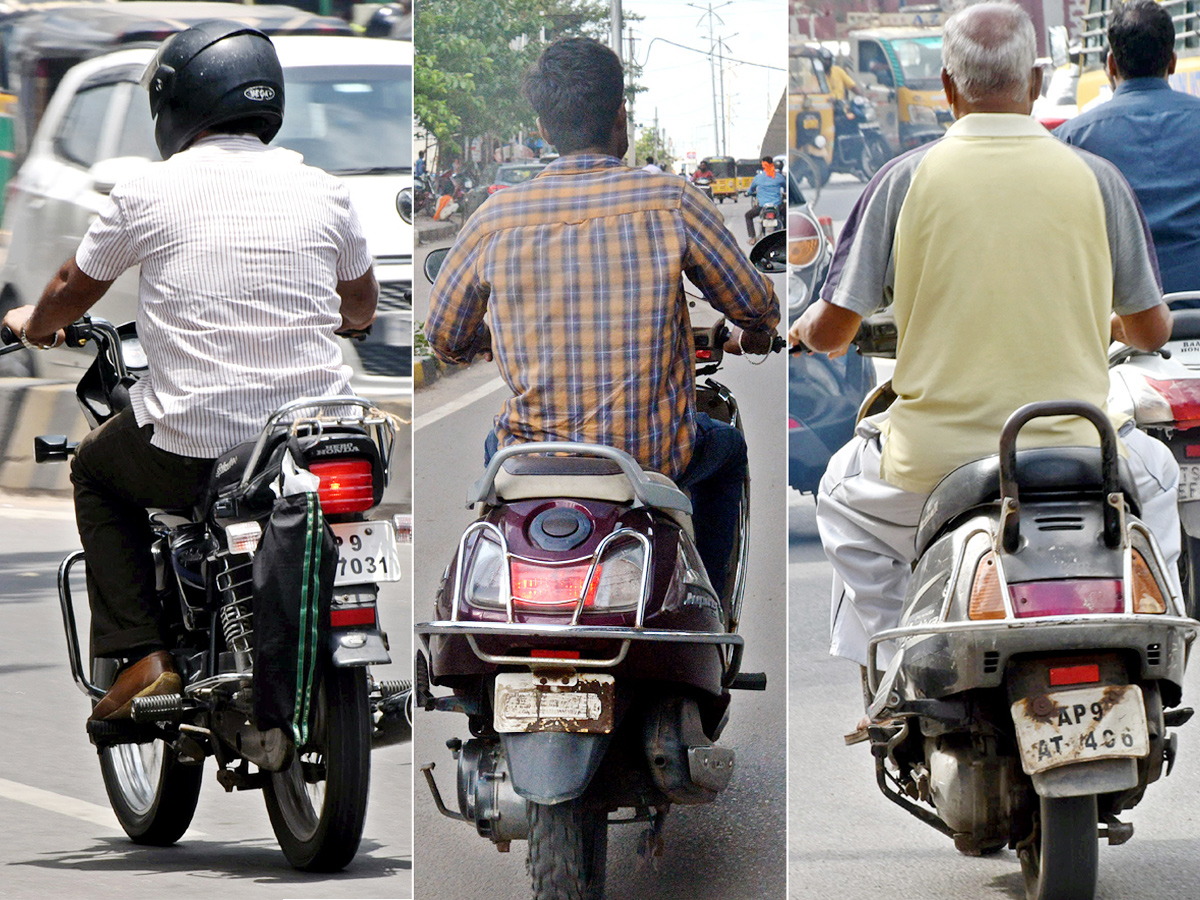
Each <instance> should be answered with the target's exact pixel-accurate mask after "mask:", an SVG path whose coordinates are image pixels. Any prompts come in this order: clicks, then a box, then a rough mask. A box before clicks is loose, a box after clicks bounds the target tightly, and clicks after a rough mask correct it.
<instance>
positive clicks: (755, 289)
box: [680, 185, 779, 349]
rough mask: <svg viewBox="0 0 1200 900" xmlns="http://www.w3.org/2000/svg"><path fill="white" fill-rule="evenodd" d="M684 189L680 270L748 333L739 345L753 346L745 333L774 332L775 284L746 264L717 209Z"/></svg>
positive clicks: (688, 187)
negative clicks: (685, 239) (683, 249)
mask: <svg viewBox="0 0 1200 900" xmlns="http://www.w3.org/2000/svg"><path fill="white" fill-rule="evenodd" d="M683 187H684V189H683V198H682V203H681V205H680V213H681V214H682V217H683V226H684V231H685V234H686V238H687V248H686V249H685V251H684V259H683V265H684V272H685V274H686V275H687V277H688V279H689V280H690V281H691V282H692V283H693V284H695V285H696V287H698V288H700V291H701V292H702V293H703V294H704V297H705V299H707V300H708V302H709V303H710V304H712V306H713V308H714V309H716V310H717V311H718V312H721V313H724V314H725V316H726V318H728V319H729V321H730V322H732V323H733V324H734V325H737V326H738V327H740V328H742V329H744V330H745V331H746V332H747V336H746V340H745V342H744V346H745V347H746V348H747V349H752V347H753V346H754V345H752V344H751V341H752V340H754V339H753V338H751V337H750V332H760V333H763V334H766V335H773V334H775V326H776V325H778V324H779V300H778V298H777V297H776V296H775V288H774V287H773V286H772V284H771V282H770V281H768V280H767V279H766V278H764V277H763V276H762V275H761V274H760V273H759V271H758V270H757V269H755V268H754V266H753V265H751V264H750V260H748V259H747V258H746V254H745V253H743V252H742V249H741V248H740V247H739V246H738V245H737V241H736V240H735V239H734V237H733V235H732V234H731V233H730V232H729V229H728V228H726V227H725V223H724V222H723V221H722V220H721V214H720V213H719V212H717V208H716V207H715V206H713V205H712V203H710V202H709V201H708V199H707V198H706V197H705V196H704V195H703V194H702V193H700V192H699V191H698V190H697V189H696V188H694V187H692V186H691V185H684V186H683Z"/></svg>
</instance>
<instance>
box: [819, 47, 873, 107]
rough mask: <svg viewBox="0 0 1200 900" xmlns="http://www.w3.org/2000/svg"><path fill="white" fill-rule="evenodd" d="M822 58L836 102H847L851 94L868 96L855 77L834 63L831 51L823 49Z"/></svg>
mask: <svg viewBox="0 0 1200 900" xmlns="http://www.w3.org/2000/svg"><path fill="white" fill-rule="evenodd" d="M820 56H821V64H822V65H823V66H824V67H825V80H826V81H827V82H828V83H829V92H830V93H831V94H833V99H834V100H838V101H841V102H845V100H846V99H847V97H848V95H849V94H858V95H860V96H865V95H866V92H865V91H864V90H863V89H862V87H861V86H860V85H859V83H858V82H857V81H855V80H854V77H853V76H852V75H851V74H850V73H849V72H847V71H846V70H845V69H844V68H842V67H841V66H839V65H838V64H837V63H835V62H834V61H833V54H832V53H831V52H830V51H829V50H827V49H825V48H824V47H822V48H821V50H820Z"/></svg>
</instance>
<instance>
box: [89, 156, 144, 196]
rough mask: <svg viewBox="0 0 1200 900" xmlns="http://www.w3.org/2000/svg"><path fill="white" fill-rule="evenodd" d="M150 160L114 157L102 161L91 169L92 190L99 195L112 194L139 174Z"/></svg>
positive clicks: (136, 157) (140, 157) (134, 157)
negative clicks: (118, 186)
mask: <svg viewBox="0 0 1200 900" xmlns="http://www.w3.org/2000/svg"><path fill="white" fill-rule="evenodd" d="M149 164H150V160H148V159H146V158H145V157H144V156H114V157H111V158H110V159H102V160H100V161H99V162H98V163H96V164H95V165H94V166H92V167H91V168H90V169H88V175H90V176H91V179H92V190H94V191H95V192H96V193H97V194H110V193H112V189H113V188H114V187H115V186H116V185H118V184H120V183H121V182H122V181H124V180H126V179H127V178H132V177H133V176H135V175H137V174H139V173H140V172H141V171H142V170H143V169H144V168H146V166H148V165H149Z"/></svg>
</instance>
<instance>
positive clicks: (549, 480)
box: [415, 233, 783, 900]
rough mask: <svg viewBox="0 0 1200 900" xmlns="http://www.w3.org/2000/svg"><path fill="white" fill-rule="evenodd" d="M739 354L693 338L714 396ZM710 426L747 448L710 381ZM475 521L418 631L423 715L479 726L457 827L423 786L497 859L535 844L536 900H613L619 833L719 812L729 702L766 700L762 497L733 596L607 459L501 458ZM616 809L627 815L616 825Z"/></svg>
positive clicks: (654, 500)
mask: <svg viewBox="0 0 1200 900" xmlns="http://www.w3.org/2000/svg"><path fill="white" fill-rule="evenodd" d="M776 244H778V245H779V247H778V248H775V246H774V245H776ZM782 244H783V236H782V233H777V234H776V235H771V236H770V237H768V238H767V239H765V240H764V242H763V243H762V244H761V245H760V247H761V249H760V247H755V249H754V251H753V252H752V257H751V258H752V259H753V260H754V261H755V262H756V264H759V263H760V261H761V262H762V265H763V266H764V267H765V268H769V266H768V264H767V263H766V261H765V260H763V257H762V255H761V254H766V253H768V251H775V250H781V248H782ZM437 252H438V251H435V253H437ZM770 255H771V257H772V258H773V259H778V258H779V257H780V256H781V253H778V252H771V253H770ZM430 256H431V257H433V254H431V255H430ZM439 264H440V259H439V258H434V259H432V260H431V262H430V263H429V264H428V265H427V269H426V271H427V274H430V275H431V277H432V274H433V273H434V272H435V271H436V266H437V265H439ZM726 335H727V329H726V328H725V326H724V324H723V322H719V323H718V324H717V325H715V326H713V327H712V328H711V329H705V330H700V329H697V330H695V332H694V340H695V350H696V363H697V375H698V376H699V377H700V378H704V376H712V375H714V374H715V373H716V372H717V370H718V369H719V368H720V367H721V365H722V363H723V351H722V347H723V344H724V340H725V336H726ZM777 346H782V342H781V341H780V342H778V343H777ZM697 406H698V408H700V409H703V410H704V411H705V412H707V413H708V414H709V415H710V416H712V417H714V418H717V419H720V420H722V421H725V422H728V423H730V424H733V425H734V426H736V427H738V428H741V418H740V415H739V412H738V405H737V401H736V399H735V398H734V397H733V395H732V393H731V392H730V391H729V390H728V389H727V388H726V387H724V386H723V385H721V384H719V383H718V382H716V381H715V380H714V379H713V378H711V377H708V378H704V380H703V381H702V382H700V384H699V386H698V389H697ZM468 503H469V504H472V505H474V506H475V507H476V508H477V509H478V510H479V518H478V519H477V520H476V521H475V522H474V523H473V524H471V525H470V526H469V527H468V528H467V530H466V531H465V532H464V534H463V536H462V538H461V540H460V541H459V545H458V550H457V552H456V553H455V555H454V558H453V560H452V562H451V564H450V566H449V567H448V569H447V571H446V576H445V578H444V580H443V582H442V586H441V588H440V589H439V592H438V596H437V598H436V606H435V619H434V620H433V621H430V622H423V623H420V624H418V625H417V626H416V632H417V635H418V636H419V638H420V641H421V649H420V650H419V652H418V656H417V674H416V679H417V682H416V687H415V690H416V701H417V703H418V704H420V705H421V706H422V707H424V708H425V709H427V710H439V711H443V712H455V713H459V714H464V715H466V716H467V720H468V728H469V730H470V733H471V735H472V736H471V737H470V738H469V739H467V740H466V741H459V740H455V741H452V742H450V744H449V745H448V746H449V747H450V749H451V752H452V754H453V757H454V759H455V760H456V762H457V775H456V783H457V786H458V787H457V792H456V793H457V810H452V809H450V808H448V807H447V806H446V804H445V803H444V802H443V799H442V796H441V793H440V791H439V789H438V786H437V783H436V781H435V780H434V777H433V769H434V764H433V763H429V764H428V765H425V766H423V767H422V769H423V771H424V772H425V775H426V778H427V780H428V783H429V787H430V790H431V792H432V794H433V799H434V802H435V804H436V805H437V808H438V809H439V810H440V811H441V812H442V813H443V814H444V815H446V816H448V817H450V818H454V819H460V820H462V821H464V822H466V823H468V824H470V825H472V826H474V828H475V829H476V831H477V833H478V834H479V835H480V836H482V837H485V838H487V839H488V840H490V841H492V842H493V843H495V844H496V845H497V847H499V848H501V849H507V848H508V846H509V844H510V842H512V841H520V840H524V841H528V845H529V846H528V869H529V872H530V874H531V877H532V883H533V896H534V898H535V900H561V898H565V897H580V898H582V897H589V898H594V900H599V898H601V897H602V896H603V893H604V881H605V864H606V857H607V843H608V841H607V832H608V827H609V824H610V822H611V821H625V822H629V821H635V822H642V823H644V825H645V828H646V831H645V834H644V837H643V842H644V846H646V847H648V848H654V847H656V846H658V845H659V844H660V843H661V840H662V833H663V824H664V821H665V818H666V816H667V814H668V811H669V809H670V807H671V806H672V804H675V803H686V804H697V803H709V802H712V801H714V800H716V799H717V797H718V796H719V795H720V793H721V791H722V790H723V789H724V788H725V787H726V785H727V784H728V782H729V780H730V777H731V776H732V774H733V768H734V751H733V750H732V749H730V748H727V747H722V746H720V745H719V744H718V743H717V741H718V740H719V739H720V736H721V733H722V730H723V728H724V726H725V723H726V722H727V721H728V718H729V714H730V709H729V707H730V702H731V692H732V691H734V690H738V689H750V690H764V689H765V688H766V678H765V676H763V675H761V674H750V673H745V672H742V671H741V660H742V648H743V639H742V638H741V636H739V635H738V633H737V631H738V623H739V620H740V618H741V604H742V592H743V589H744V585H745V578H746V571H747V562H748V558H747V551H748V540H749V532H748V530H747V527H746V523H747V516H748V511H749V483H748V482H747V483H746V485H745V486H744V487H743V493H742V500H741V510H740V526H739V540H738V541H737V542H736V545H735V548H734V551H733V553H732V556H731V560H730V565H729V570H728V577H727V579H726V583H725V584H719V585H714V584H711V583H710V581H709V579H708V576H707V574H706V573H705V571H704V566H703V563H702V562H701V560H700V558H699V555H698V552H697V550H696V546H695V543H694V539H693V533H694V532H693V528H694V527H703V526H702V523H695V526H693V522H692V519H691V516H690V512H691V503H690V500H689V499H688V497H687V495H686V494H684V493H683V492H682V491H681V490H680V489H679V488H677V487H676V486H675V485H674V483H672V482H671V481H670V480H669V479H667V478H666V477H664V476H662V475H659V474H656V473H652V472H651V473H647V472H644V471H643V470H642V468H641V466H640V465H638V463H637V462H636V461H635V460H634V459H633V458H632V457H630V456H629V455H628V454H626V453H624V452H622V451H620V450H617V449H615V448H612V447H604V446H599V445H594V444H578V443H569V442H555V443H528V444H516V445H512V446H508V447H504V448H502V449H500V450H499V451H498V452H497V453H496V455H495V456H494V457H493V458H492V460H491V462H490V463H489V465H488V467H487V470H486V471H485V472H484V474H483V477H482V478H480V479H479V481H478V482H477V483H476V484H475V486H474V487H473V488H472V489H471V490H470V491H469V492H468ZM621 809H627V810H630V811H631V815H628V816H625V817H624V818H623V819H620V820H615V819H611V818H610V816H612V814H613V813H615V812H617V811H618V810H621Z"/></svg>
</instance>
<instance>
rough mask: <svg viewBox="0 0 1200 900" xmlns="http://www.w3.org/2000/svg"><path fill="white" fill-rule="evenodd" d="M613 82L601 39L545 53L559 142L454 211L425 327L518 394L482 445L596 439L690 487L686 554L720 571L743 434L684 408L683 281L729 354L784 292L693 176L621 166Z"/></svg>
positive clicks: (551, 129) (687, 338)
mask: <svg viewBox="0 0 1200 900" xmlns="http://www.w3.org/2000/svg"><path fill="white" fill-rule="evenodd" d="M623 85H624V73H623V71H622V67H621V62H620V60H619V59H618V58H617V56H616V55H615V54H614V53H613V52H612V51H611V50H610V49H609V48H608V47H606V46H604V45H603V44H601V43H599V42H597V41H594V40H590V39H585V38H569V39H564V40H560V41H556V42H555V43H554V44H551V45H550V46H549V47H548V48H547V49H546V50H545V51H544V52H543V54H542V56H541V58H540V59H539V61H538V63H537V64H535V66H534V68H533V70H532V71H531V72H530V74H529V75H528V76H527V78H526V82H525V94H526V97H527V98H528V100H529V101H530V104H531V105H532V106H533V108H534V110H535V111H536V112H537V114H538V127H539V131H540V133H541V136H542V138H543V140H545V141H546V142H547V143H550V144H553V145H554V146H555V147H556V148H557V149H558V151H559V153H560V154H561V156H560V157H559V158H558V159H557V160H555V161H554V162H552V163H551V164H550V165H549V166H547V167H546V169H545V170H543V171H542V172H541V173H540V174H539V175H538V176H537V177H536V178H533V179H531V180H529V181H527V182H525V183H524V184H520V185H517V186H515V187H512V188H509V189H508V190H505V191H501V192H500V193H498V194H495V195H493V196H492V198H491V200H489V201H488V203H486V204H485V205H484V206H482V207H480V209H479V211H478V212H477V214H476V215H475V216H474V217H472V218H471V219H470V220H469V221H468V222H467V224H466V226H465V227H464V228H463V230H462V231H461V232H460V233H459V235H458V238H457V240H456V241H455V244H454V247H453V248H452V249H451V250H450V253H449V255H448V256H447V257H446V260H445V262H444V264H443V265H442V268H441V270H440V273H439V275H438V278H437V281H436V283H435V284H434V286H433V292H432V295H431V297H430V312H429V318H428V321H427V322H426V334H427V336H428V338H429V342H430V344H431V345H432V346H433V349H434V352H435V353H436V354H437V355H438V356H439V357H441V358H442V359H444V360H446V361H448V362H452V363H460V364H461V363H468V362H470V361H471V360H472V359H473V358H474V357H475V356H476V355H477V354H478V355H484V356H485V358H488V359H490V358H491V355H492V353H493V352H494V353H495V358H496V361H497V362H498V363H499V366H500V369H501V373H502V374H503V376H504V379H505V381H506V382H507V383H508V384H509V386H510V387H511V388H512V389H513V392H514V396H512V397H510V398H509V399H507V400H506V401H505V402H504V406H503V409H502V410H501V412H500V414H499V415H498V416H497V417H496V422H495V431H494V432H493V434H492V435H491V436H490V437H489V441H488V445H489V450H494V449H495V448H496V447H497V446H499V445H507V444H512V443H516V442H523V441H576V442H586V443H594V444H605V445H608V446H613V447H616V448H618V449H621V450H624V451H626V452H627V453H629V454H630V455H631V456H633V457H634V459H636V460H637V461H638V462H639V463H641V464H642V466H643V467H645V468H648V469H653V470H657V471H659V472H662V473H664V474H666V475H667V476H669V477H670V478H672V479H675V480H676V481H677V482H678V483H679V484H680V486H683V487H690V488H691V490H692V495H693V496H692V502H693V507H694V510H695V516H694V517H695V520H696V521H697V522H704V523H705V527H704V528H703V529H699V528H698V529H697V531H698V532H699V534H698V540H697V543H698V545H699V551H700V554H701V557H702V559H703V561H704V564H705V567H706V568H707V569H708V575H709V580H710V581H711V582H712V583H713V584H717V585H719V584H722V583H724V582H723V579H724V575H723V573H724V569H725V564H726V560H727V559H728V558H729V553H730V549H731V548H732V546H733V541H734V538H735V534H736V530H737V513H738V510H737V507H738V503H737V498H738V497H739V496H740V490H741V484H742V481H743V479H744V477H745V472H746V445H745V441H744V439H743V438H742V436H741V434H740V433H739V432H738V431H737V430H736V429H735V428H733V427H731V426H728V425H725V424H723V423H718V422H715V421H713V420H711V419H709V417H708V416H707V415H705V414H704V413H700V412H697V411H696V408H695V372H694V367H693V354H694V348H693V346H692V335H691V330H690V327H689V315H688V301H687V298H686V296H685V294H684V291H683V286H682V281H681V278H682V276H683V275H685V274H686V275H687V276H688V278H689V279H690V280H691V281H692V282H693V283H695V284H696V285H697V286H698V287H699V288H700V289H701V291H702V292H703V293H704V295H705V297H706V298H707V299H708V300H709V302H710V303H712V305H713V306H714V307H716V309H717V310H719V311H720V312H722V313H724V314H725V315H726V316H728V317H729V319H730V320H731V321H732V322H733V323H734V324H735V325H736V326H740V327H741V329H745V332H744V334H743V333H742V332H741V329H739V328H735V329H734V332H735V334H734V337H733V338H732V339H731V341H730V345H729V346H728V347H727V350H729V351H731V352H735V353H736V352H741V350H742V349H745V350H746V351H748V352H752V353H765V352H767V351H768V350H769V349H770V344H771V338H772V337H773V336H774V333H775V325H776V324H777V323H778V321H779V304H778V301H777V299H776V297H775V292H774V289H773V288H772V287H771V285H770V284H769V283H768V282H766V281H765V280H764V279H763V278H762V276H761V275H759V274H758V272H757V271H756V270H755V269H754V268H753V266H751V265H750V262H749V261H748V260H747V259H746V257H745V255H744V254H743V253H742V252H741V251H740V250H739V249H738V248H737V245H736V243H735V241H734V239H733V236H732V235H730V234H729V232H728V231H727V230H726V229H725V227H724V225H723V224H722V222H721V219H720V216H719V214H718V213H717V211H716V210H715V209H714V208H713V205H712V203H711V202H709V201H708V200H707V199H705V198H704V196H703V194H701V193H700V191H699V190H697V189H696V188H694V187H693V186H692V185H690V184H688V183H687V182H686V181H685V180H684V179H682V178H678V177H673V176H670V175H666V174H661V173H654V172H647V171H645V170H632V169H629V168H626V167H625V166H624V165H623V164H622V162H621V157H623V156H624V154H625V152H626V150H627V149H628V141H627V139H626V121H625V103H624V87H623ZM485 318H486V320H487V322H486V324H485ZM489 326H490V329H489ZM488 455H489V456H490V452H489V453H488Z"/></svg>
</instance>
